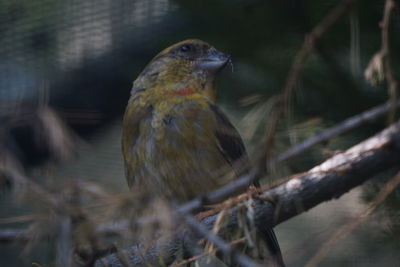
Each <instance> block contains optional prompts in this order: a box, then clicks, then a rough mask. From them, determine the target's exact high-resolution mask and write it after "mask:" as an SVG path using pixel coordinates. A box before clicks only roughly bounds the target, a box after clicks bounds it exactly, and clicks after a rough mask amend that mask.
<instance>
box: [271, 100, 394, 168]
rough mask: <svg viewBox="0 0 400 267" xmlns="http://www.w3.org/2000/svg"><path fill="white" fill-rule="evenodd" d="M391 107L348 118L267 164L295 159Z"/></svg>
mask: <svg viewBox="0 0 400 267" xmlns="http://www.w3.org/2000/svg"><path fill="white" fill-rule="evenodd" d="M391 106H392V103H386V104H382V105H380V106H377V107H373V108H371V109H369V110H367V111H364V112H363V113H361V114H357V115H355V116H353V117H350V118H348V119H346V120H345V121H343V122H341V123H340V124H338V125H335V126H333V127H331V128H328V129H326V130H324V131H322V132H321V133H319V134H317V135H315V136H313V137H311V138H309V139H307V140H305V141H303V142H301V143H299V144H297V145H295V146H293V147H291V148H290V149H288V150H287V151H286V152H284V153H282V154H281V155H279V156H278V157H277V158H276V159H273V160H272V161H271V162H270V163H269V165H270V166H274V165H275V164H277V163H280V162H282V161H285V160H287V159H289V158H292V157H295V156H297V155H299V154H301V153H303V152H304V151H306V150H307V149H310V148H311V147H313V146H315V145H316V144H320V143H323V142H325V141H327V140H329V139H331V138H333V137H336V136H338V135H341V134H343V133H345V132H347V131H350V130H352V129H355V128H357V127H359V126H360V125H362V124H365V123H367V122H371V121H374V120H376V119H378V118H379V117H380V116H383V115H384V114H386V113H387V112H388V111H389V110H390V109H391ZM395 107H396V108H399V107H400V101H397V103H396V105H395Z"/></svg>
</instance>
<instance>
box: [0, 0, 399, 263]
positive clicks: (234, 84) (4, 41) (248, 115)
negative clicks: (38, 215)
mask: <svg viewBox="0 0 400 267" xmlns="http://www.w3.org/2000/svg"><path fill="white" fill-rule="evenodd" d="M338 3H339V1H332V0H327V1H294V0H282V1H266V0H263V1H262V0H247V1H244V0H213V1H211V0H202V1H196V0H190V1H188V0H117V1H116V0H114V1H113V0H85V1H79V0H68V1H61V0H58V1H57V0H29V1H28V0H2V1H0V150H1V151H0V157H2V160H3V161H4V162H5V161H6V159H10V158H12V159H13V160H14V161H13V162H18V163H20V164H21V166H19V167H20V168H21V169H23V170H24V171H25V172H26V173H27V174H28V175H29V177H30V178H31V179H33V180H34V181H36V182H38V183H39V184H41V183H49V181H50V183H54V182H55V181H62V180H63V179H69V178H73V179H82V180H85V181H91V182H96V183H100V184H102V185H105V186H107V187H109V188H110V190H115V191H116V192H120V191H127V186H126V182H125V178H124V173H123V165H122V161H121V152H120V135H121V119H122V115H123V112H124V109H125V105H126V103H127V100H128V98H129V93H130V88H131V86H132V82H133V80H134V79H135V78H136V76H137V75H138V74H139V73H140V71H141V70H142V69H143V68H144V66H145V65H146V63H147V62H149V61H150V59H151V58H152V57H153V56H154V55H155V54H157V53H158V52H159V51H160V50H162V49H163V48H165V47H167V46H169V45H171V44H173V43H176V42H178V41H181V40H184V39H187V38H199V39H202V40H205V41H207V42H209V43H211V44H212V45H214V46H215V47H216V48H217V49H219V50H221V51H223V52H226V53H229V54H231V55H232V58H233V65H234V68H233V70H230V69H228V68H227V69H226V70H224V71H223V73H222V75H221V76H222V77H221V79H220V81H219V91H218V101H219V103H220V105H221V106H222V108H223V109H224V110H225V111H226V112H227V113H228V114H229V116H230V118H231V119H232V121H233V122H234V124H235V125H236V126H237V127H238V129H239V132H240V133H241V134H242V136H243V138H244V139H245V141H246V145H247V147H248V150H249V151H250V153H249V154H250V155H251V156H252V155H254V156H256V155H257V149H256V148H257V146H254V144H257V142H259V140H260V136H262V134H263V129H265V125H266V124H268V121H269V118H270V117H269V115H270V114H271V108H272V103H273V102H274V96H276V95H277V94H279V92H281V90H282V88H283V86H284V84H285V81H286V77H287V73H288V71H289V69H290V66H291V64H292V62H293V59H294V56H295V54H296V53H297V51H298V50H299V49H300V47H301V46H302V43H303V41H304V36H305V34H306V33H307V32H310V31H311V30H312V28H313V27H314V26H315V25H316V24H317V23H318V22H319V21H320V20H321V19H322V18H323V17H324V16H325V15H326V14H327V13H328V12H329V11H330V10H331V9H332V8H333V7H334V6H336V5H337V4H338ZM383 8H384V1H359V3H356V4H355V5H354V6H353V8H352V9H351V10H350V12H348V13H347V14H346V15H345V16H343V17H342V18H341V19H340V20H339V22H338V23H337V24H335V25H334V26H333V27H332V29H331V30H329V31H328V32H327V33H326V34H325V35H324V36H323V38H322V39H321V40H320V41H319V42H318V45H317V47H316V50H315V53H314V54H313V55H312V56H311V58H310V59H309V61H308V62H307V64H306V68H305V70H304V74H303V76H302V78H301V80H300V82H299V83H298V84H297V85H296V93H295V95H294V96H293V97H292V99H291V105H290V111H289V116H287V117H286V119H285V120H283V121H282V123H280V125H279V129H278V133H277V139H276V144H275V146H274V150H273V155H275V156H276V155H278V154H279V153H280V152H283V151H284V150H285V149H287V148H289V147H290V146H292V145H294V144H296V143H298V142H299V141H301V140H304V139H305V138H308V137H311V136H313V135H314V134H316V133H318V132H320V131H322V130H323V129H325V128H327V127H329V126H333V125H335V124H337V123H339V122H340V121H342V120H344V119H345V118H347V117H349V116H352V115H355V114H357V113H360V112H362V111H364V110H366V109H368V108H370V107H373V106H375V105H378V104H380V103H383V102H385V101H386V100H387V99H388V94H387V87H386V84H384V83H383V84H379V85H374V86H372V85H370V84H368V83H367V82H366V81H365V78H364V71H365V69H366V67H367V65H368V62H369V61H370V59H371V57H372V56H373V55H374V53H375V52H377V51H378V50H379V49H380V46H381V31H380V30H381V29H380V28H379V22H380V20H381V19H382V14H383ZM399 33H400V12H399V8H398V7H397V8H396V9H395V11H394V13H393V17H392V21H391V35H390V37H391V47H392V55H391V60H392V64H393V69H394V70H395V71H396V73H395V74H396V75H398V74H399V71H398V69H399V63H400V60H399V55H400V49H397V48H398V47H399V44H400V34H399ZM386 124H387V121H386V119H381V120H380V121H377V122H375V123H370V124H368V125H364V126H363V127H360V128H358V129H357V130H354V131H352V132H351V133H348V134H345V135H343V136H340V137H337V138H334V139H332V140H331V141H329V142H328V143H326V144H324V145H321V146H318V147H315V148H313V149H312V150H311V151H309V152H307V153H305V154H304V155H301V156H299V157H297V158H295V159H293V160H291V161H290V162H285V163H283V164H280V165H278V166H276V168H275V169H274V173H272V174H271V175H270V177H267V178H268V179H274V178H281V177H284V176H286V175H289V174H291V173H296V172H301V171H305V170H307V169H309V168H310V167H312V166H314V165H316V164H318V163H319V162H322V161H323V160H324V159H326V158H327V157H328V155H330V154H332V153H334V152H335V151H337V150H343V149H346V148H348V147H350V146H352V145H354V144H356V143H358V142H360V141H361V140H363V139H365V138H367V137H368V136H370V135H372V134H374V133H375V132H377V131H379V130H380V129H382V128H383V127H384V126H385V125H386ZM54 125H58V126H59V127H61V128H62V129H65V130H66V131H67V132H68V137H66V136H65V137H64V136H63V135H61V134H60V135H58V134H57V132H56V131H57V129H59V128H57V127H58V126H57V127H55V128H53V127H52V126H54ZM46 132H53V134H52V135H49V136H53V137H54V136H58V137H59V139H60V140H53V139H52V138H50V137H49V136H47V135H46V134H43V133H46ZM71 140H72V141H71ZM57 142H58V143H57ZM57 144H62V145H61V146H59V145H58V146H57ZM4 162H3V163H2V164H3V165H0V173H1V172H2V171H4V168H5V167H4V166H6V165H4V164H5V163H4ZM2 168H3V169H2ZM390 175H393V172H392V171H391V170H388V174H386V175H382V176H381V177H379V178H376V179H375V180H373V181H370V182H368V183H367V184H366V185H364V186H363V187H361V188H357V189H355V190H353V191H351V192H349V193H348V194H346V195H345V196H344V197H342V198H340V199H339V200H335V201H331V202H329V203H325V204H322V205H320V206H318V207H317V208H315V209H313V210H311V211H309V212H306V213H304V214H302V215H300V216H298V217H296V218H294V219H292V220H290V221H288V222H285V223H283V224H281V225H279V226H278V227H277V228H276V232H277V237H278V240H279V241H280V244H281V248H282V252H283V255H284V258H285V260H286V263H287V265H288V266H303V265H304V264H305V262H307V260H309V259H310V258H311V257H312V256H313V255H314V253H315V252H316V250H317V249H318V248H319V247H320V246H321V244H323V243H324V241H326V240H327V238H328V237H329V236H330V235H331V234H332V233H333V232H334V231H335V229H337V228H338V227H339V226H340V225H343V224H345V223H347V222H350V221H351V220H352V219H353V218H354V217H355V216H357V215H358V214H359V213H361V211H362V210H363V209H365V207H366V205H367V204H368V201H369V200H370V199H371V198H372V196H374V194H375V193H376V191H377V190H379V188H380V186H381V185H382V184H383V183H384V182H383V181H385V179H387V178H388V177H389V178H390V177H391V176H390ZM0 186H1V188H0V190H1V191H0V192H1V193H0V214H1V217H0V229H1V228H8V227H17V226H24V225H25V224H24V223H23V222H22V223H21V222H15V221H14V222H9V221H7V220H5V218H8V217H16V216H17V217H18V216H22V215H24V214H27V213H31V212H32V210H34V209H35V206H36V205H35V204H36V203H32V202H31V203H30V204H27V203H26V202H21V201H17V198H18V194H19V193H18V191H14V189H13V188H12V187H13V186H14V187H15V185H12V184H10V182H9V180H8V179H7V177H6V175H4V174H2V175H0ZM16 195H17V196H16ZM399 199H400V191H397V192H396V193H395V194H393V195H392V196H391V197H390V199H388V200H387V203H386V204H385V205H384V207H382V208H381V209H379V212H377V213H375V214H374V215H373V216H371V217H370V218H369V219H368V220H367V221H366V222H365V223H364V224H362V225H361V227H359V228H358V229H357V230H356V231H354V232H352V233H351V234H350V235H349V236H348V237H347V238H346V239H345V240H343V241H340V243H338V244H337V245H336V246H335V247H334V248H333V249H332V251H331V252H330V253H329V256H328V257H327V258H325V259H324V260H323V262H322V263H321V266H398V264H399V262H400V254H399V253H398V252H399V249H400V242H399V241H398V240H400V238H399V237H400V236H399V234H400V227H399V215H400V214H399V213H398V212H396V210H397V209H398V208H399V207H400V204H399ZM22 221H23V220H22ZM22 248H23V246H21V245H10V244H6V243H0V266H32V262H38V263H40V264H43V265H46V266H47V264H48V263H51V262H52V259H53V258H52V257H53V256H52V255H53V252H54V248H53V247H51V246H50V245H48V244H46V243H45V242H41V243H39V244H38V245H37V246H36V247H35V248H34V249H33V251H32V252H31V253H30V254H29V255H28V256H26V255H22V254H21V251H22Z"/></svg>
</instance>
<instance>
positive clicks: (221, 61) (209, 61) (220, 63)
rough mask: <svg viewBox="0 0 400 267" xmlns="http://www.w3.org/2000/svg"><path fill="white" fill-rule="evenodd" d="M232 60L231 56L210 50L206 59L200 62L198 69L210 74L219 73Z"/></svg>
mask: <svg viewBox="0 0 400 267" xmlns="http://www.w3.org/2000/svg"><path fill="white" fill-rule="evenodd" d="M230 59H231V57H230V55H227V54H225V53H222V52H220V51H218V50H216V49H210V50H209V51H208V53H207V54H206V56H205V57H203V58H201V59H200V60H198V67H199V68H200V69H204V70H207V71H209V72H217V71H219V70H221V69H222V68H223V67H224V66H225V65H226V64H227V63H228V62H229V61H230Z"/></svg>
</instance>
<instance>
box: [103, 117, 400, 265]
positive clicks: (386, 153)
mask: <svg viewBox="0 0 400 267" xmlns="http://www.w3.org/2000/svg"><path fill="white" fill-rule="evenodd" d="M399 161H400V121H399V122H397V123H395V124H393V125H392V126H390V127H389V128H387V129H385V130H384V131H382V132H380V133H378V134H377V135H375V136H373V137H371V138H369V139H367V140H365V141H363V142H361V143H360V144H358V145H356V146H354V147H352V148H350V149H348V150H347V151H345V152H343V153H340V154H338V155H336V156H334V157H332V158H330V159H328V160H327V161H325V162H324V163H322V164H320V165H319V166H316V167H315V168H313V169H311V170H310V171H308V172H305V173H302V174H298V175H294V176H292V177H291V178H290V180H289V181H287V182H286V183H283V184H281V185H279V186H277V187H275V188H272V189H271V190H268V191H267V192H264V193H263V194H262V195H261V196H260V197H259V198H258V200H256V201H255V207H254V208H255V223H256V227H260V226H263V227H265V226H268V227H273V226H275V225H277V224H279V223H281V222H283V221H285V220H288V219H290V218H292V217H294V216H296V215H298V214H300V213H302V212H304V211H306V210H308V209H310V208H312V207H314V206H316V205H318V204H319V203H322V202H324V201H327V200H331V199H333V198H338V197H340V196H341V195H343V194H344V193H346V192H348V191H349V190H350V189H352V188H354V187H356V186H358V185H360V184H362V183H363V182H365V181H366V180H368V179H370V178H372V177H373V176H374V175H376V174H378V173H380V172H383V171H386V170H387V169H389V168H392V167H398V162H399ZM271 197H272V198H273V199H275V200H276V201H277V204H276V205H273V204H272V203H271V202H270V201H264V199H270V198H271ZM183 207H185V206H183ZM181 209H182V208H181ZM216 217H217V215H211V216H209V217H207V218H204V219H203V220H202V223H203V224H204V225H205V226H206V227H207V228H208V229H211V228H212V226H213V224H214V222H215V220H216ZM237 227H238V220H237V212H236V211H235V210H233V212H232V213H231V215H230V217H229V219H228V222H227V226H226V227H225V228H224V231H223V233H222V234H223V235H225V234H227V233H229V232H232V231H234V230H235V229H237ZM200 238H201V237H198V236H196V235H193V232H192V231H191V230H190V229H189V228H187V227H183V228H181V229H180V230H179V231H178V232H177V234H176V235H175V236H174V237H173V238H171V239H170V240H168V241H161V240H159V241H158V243H157V244H156V245H155V246H154V247H153V248H152V249H150V250H148V251H147V252H146V253H145V255H143V254H140V253H139V252H138V251H139V249H138V247H137V246H135V247H131V248H129V249H128V250H127V254H128V255H129V259H130V263H131V264H133V265H143V264H144V262H143V259H145V261H146V262H147V263H148V264H154V265H156V266H157V265H159V263H160V262H163V263H165V264H170V263H172V262H173V260H174V259H175V253H177V251H179V249H181V248H182V247H185V245H187V244H194V243H195V242H197V241H198V239H200ZM102 262H103V263H106V264H108V265H111V266H121V264H120V263H119V262H118V259H117V257H116V255H115V254H113V255H110V256H108V257H106V258H104V259H102ZM96 266H102V265H101V263H100V262H97V265H96Z"/></svg>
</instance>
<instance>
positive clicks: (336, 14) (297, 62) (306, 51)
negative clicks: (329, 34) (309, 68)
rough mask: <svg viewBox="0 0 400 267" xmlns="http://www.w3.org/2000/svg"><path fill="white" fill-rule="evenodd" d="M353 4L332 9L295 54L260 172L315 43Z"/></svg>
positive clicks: (350, 0) (345, 2)
mask: <svg viewBox="0 0 400 267" xmlns="http://www.w3.org/2000/svg"><path fill="white" fill-rule="evenodd" d="M353 2H355V1H354V0H343V1H341V2H340V3H339V4H338V5H337V6H336V7H335V8H333V9H332V10H331V11H330V12H329V13H328V15H326V16H325V17H324V18H323V19H322V21H321V22H320V23H319V24H317V25H316V26H315V27H314V29H313V30H312V31H311V32H310V33H309V34H307V35H306V37H305V39H304V42H303V45H302V47H301V49H300V50H299V51H298V52H297V54H296V57H295V59H294V61H293V64H292V66H291V68H290V70H289V74H288V77H287V79H286V83H285V86H284V87H283V90H282V98H281V101H279V102H278V103H277V106H276V111H275V114H274V115H273V117H272V121H271V123H270V124H269V125H268V127H269V128H268V130H267V132H266V137H265V140H264V148H265V150H264V151H263V152H262V155H261V157H260V162H259V166H260V171H262V172H266V171H268V169H267V166H268V165H266V164H267V162H268V160H269V154H270V151H271V149H272V147H273V143H274V137H275V133H276V129H277V126H278V123H279V121H280V120H281V119H282V118H283V117H284V116H285V115H286V113H287V108H288V107H289V104H290V99H291V97H292V94H293V91H294V89H295V87H296V84H297V82H298V81H299V79H300V77H301V75H302V72H303V70H304V66H305V64H306V62H307V60H308V58H309V57H310V55H311V54H312V52H313V51H314V49H315V46H316V43H317V41H318V39H319V38H321V36H322V35H323V34H324V33H325V32H326V31H328V30H329V29H330V28H331V27H332V26H333V25H334V24H335V23H336V22H337V21H338V20H339V19H340V18H341V17H342V16H343V15H344V14H345V13H346V12H347V11H348V10H349V9H350V7H351V5H352V4H353Z"/></svg>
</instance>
